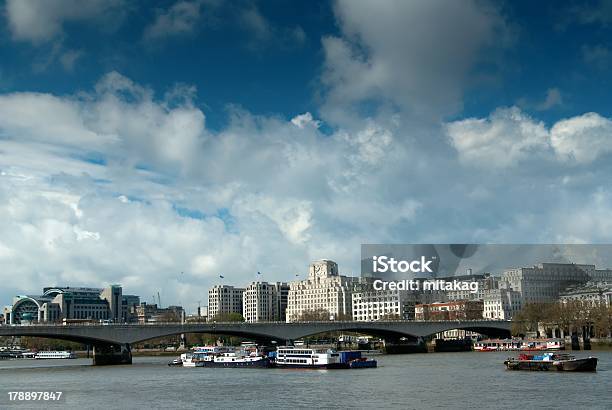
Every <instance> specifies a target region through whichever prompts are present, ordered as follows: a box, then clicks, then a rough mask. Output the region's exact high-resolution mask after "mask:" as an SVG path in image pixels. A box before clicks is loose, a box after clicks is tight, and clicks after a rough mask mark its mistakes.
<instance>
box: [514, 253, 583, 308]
mask: <svg viewBox="0 0 612 410" xmlns="http://www.w3.org/2000/svg"><path fill="white" fill-rule="evenodd" d="M594 274H595V265H578V264H572V263H540V264H538V265H535V266H532V267H526V268H515V269H508V270H506V271H504V273H503V274H502V281H504V282H506V283H507V284H508V286H509V288H510V289H512V290H514V291H517V292H520V294H521V301H522V303H523V305H524V304H527V303H542V302H552V301H554V300H556V299H557V298H558V297H559V292H561V291H562V290H563V289H565V288H566V287H568V286H570V285H573V284H576V283H586V282H587V281H589V280H590V278H591V276H592V275H594Z"/></svg>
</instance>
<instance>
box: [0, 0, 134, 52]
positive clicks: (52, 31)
mask: <svg viewBox="0 0 612 410" xmlns="http://www.w3.org/2000/svg"><path fill="white" fill-rule="evenodd" d="M122 4H123V1H122V0H89V1H85V2H84V1H79V0H46V1H40V0H7V2H6V9H5V12H6V17H7V19H8V23H9V28H10V30H11V33H12V34H13V38H14V39H15V40H23V41H29V42H31V43H34V44H40V43H43V42H47V41H50V40H53V39H54V38H56V37H60V36H61V35H62V34H63V25H64V23H67V22H83V21H94V22H95V21H107V19H109V18H110V17H112V18H113V20H115V21H116V20H117V12H119V11H120V8H121V6H122Z"/></svg>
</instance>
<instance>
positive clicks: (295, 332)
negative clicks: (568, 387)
mask: <svg viewBox="0 0 612 410" xmlns="http://www.w3.org/2000/svg"><path fill="white" fill-rule="evenodd" d="M510 328H511V322H508V321H491V320H454V321H422V322H421V321H406V320H394V321H376V322H355V321H333V322H294V323H285V322H265V323H242V322H231V323H215V322H212V323H211V322H208V323H185V324H180V323H160V324H145V325H139V324H111V325H98V324H70V325H52V324H44V325H23V326H14V325H3V326H0V336H34V337H47V338H53V339H64V340H70V341H75V342H80V343H84V344H90V345H92V346H93V347H94V364H98V365H99V364H127V363H131V361H132V356H131V351H130V345H132V344H134V343H138V342H142V341H145V340H149V339H154V338H158V337H163V336H170V335H177V334H183V333H210V334H219V335H229V336H239V337H244V338H249V339H254V340H258V341H277V343H285V342H288V341H292V340H296V339H301V338H303V337H306V336H311V335H316V334H319V333H325V332H334V331H353V332H360V333H365V334H369V335H373V336H379V337H382V338H383V339H385V340H387V341H397V340H399V339H400V338H402V337H406V338H411V339H414V338H426V337H428V336H432V335H434V334H436V333H440V332H444V331H446V330H452V329H463V330H470V331H474V332H477V333H481V334H484V335H487V336H490V337H507V336H510Z"/></svg>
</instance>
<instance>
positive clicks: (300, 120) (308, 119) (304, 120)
mask: <svg viewBox="0 0 612 410" xmlns="http://www.w3.org/2000/svg"><path fill="white" fill-rule="evenodd" d="M291 123H292V124H293V125H295V126H296V127H298V128H304V127H308V126H312V127H315V128H319V127H320V126H321V121H318V120H315V119H314V118H313V117H312V114H311V113H309V112H306V113H304V114H300V115H296V116H295V117H293V118H292V119H291Z"/></svg>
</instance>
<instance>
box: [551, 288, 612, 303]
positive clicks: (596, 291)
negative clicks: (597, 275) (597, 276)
mask: <svg viewBox="0 0 612 410" xmlns="http://www.w3.org/2000/svg"><path fill="white" fill-rule="evenodd" d="M559 301H560V302H561V303H568V302H576V301H577V302H582V303H584V304H589V305H591V306H595V305H599V304H603V305H606V306H608V307H610V306H612V282H588V283H586V284H585V285H582V286H571V287H568V288H567V289H565V290H564V291H563V292H561V293H560V294H559Z"/></svg>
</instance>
